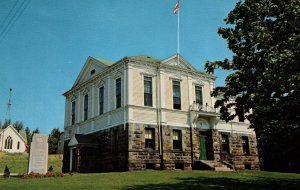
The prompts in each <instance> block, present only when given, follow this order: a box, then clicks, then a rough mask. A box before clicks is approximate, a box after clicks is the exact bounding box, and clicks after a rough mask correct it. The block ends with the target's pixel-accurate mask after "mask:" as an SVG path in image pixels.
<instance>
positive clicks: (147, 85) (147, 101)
mask: <svg viewBox="0 0 300 190" xmlns="http://www.w3.org/2000/svg"><path fill="white" fill-rule="evenodd" d="M144 105H145V106H152V77H146V76H145V77H144Z"/></svg>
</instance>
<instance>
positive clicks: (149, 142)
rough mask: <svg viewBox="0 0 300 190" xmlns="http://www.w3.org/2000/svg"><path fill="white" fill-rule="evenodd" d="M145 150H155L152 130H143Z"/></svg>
mask: <svg viewBox="0 0 300 190" xmlns="http://www.w3.org/2000/svg"><path fill="white" fill-rule="evenodd" d="M145 148H152V149H153V150H154V149H155V139H154V128H146V129H145Z"/></svg>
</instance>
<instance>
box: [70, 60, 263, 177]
mask: <svg viewBox="0 0 300 190" xmlns="http://www.w3.org/2000/svg"><path fill="white" fill-rule="evenodd" d="M215 79H216V77H215V76H213V75H209V74H206V73H204V72H199V71H197V70H196V69H195V68H194V67H193V66H192V65H191V64H189V63H188V62H187V61H186V60H185V59H184V58H182V57H181V56H178V55H175V56H172V57H170V58H167V59H164V60H159V59H155V58H152V57H149V56H132V57H125V58H123V59H121V60H119V61H117V62H115V63H112V62H108V61H105V60H102V59H96V58H93V57H89V58H88V59H87V61H86V63H85V65H84V67H83V69H82V70H81V72H80V74H79V76H78V78H77V79H76V81H75V83H74V85H73V87H72V88H71V89H70V90H69V91H67V92H66V93H64V96H65V97H66V104H65V132H64V139H65V143H64V144H65V147H64V149H65V150H64V171H78V172H93V171H128V170H142V169H192V168H197V167H198V166H199V167H200V165H201V164H203V163H206V162H205V161H204V162H203V163H202V162H201V160H213V161H216V162H224V163H225V164H228V165H229V166H230V167H231V168H232V169H258V153H257V145H256V137H255V133H254V131H253V130H251V129H248V126H249V125H248V124H246V123H241V122H236V121H233V122H230V123H226V122H224V121H220V119H219V113H218V112H217V110H216V109H214V108H213V107H214V103H215V99H214V98H213V97H211V96H210V94H211V92H212V90H213V89H214V87H215ZM199 163H200V164H199Z"/></svg>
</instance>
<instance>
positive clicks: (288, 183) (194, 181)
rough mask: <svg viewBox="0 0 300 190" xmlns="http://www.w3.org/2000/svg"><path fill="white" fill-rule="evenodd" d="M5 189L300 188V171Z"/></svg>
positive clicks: (147, 174) (46, 182)
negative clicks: (297, 172)
mask: <svg viewBox="0 0 300 190" xmlns="http://www.w3.org/2000/svg"><path fill="white" fill-rule="evenodd" d="M0 187H1V189H57V190H58V189H73V190H74V189H124V190H129V189H132V190H140V189H142V190H143V189H144V190H146V189H149V190H153V189H161V190H165V189H178V190H182V189H206V190H207V189H208V190H212V189H223V190H224V189H225V190H226V189H280V190H282V189H300V174H287V173H275V172H254V171H243V172H214V171H141V172H122V173H118V172H115V173H98V174H73V175H69V174H66V175H65V177H60V178H59V177H58V178H38V179H19V178H16V177H10V178H9V179H4V178H0Z"/></svg>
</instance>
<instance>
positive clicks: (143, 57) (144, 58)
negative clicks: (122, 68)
mask: <svg viewBox="0 0 300 190" xmlns="http://www.w3.org/2000/svg"><path fill="white" fill-rule="evenodd" d="M127 58H129V59H134V60H137V61H147V62H152V63H156V62H159V61H161V60H160V59H158V58H155V57H151V56H148V55H136V56H128V57H127Z"/></svg>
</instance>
